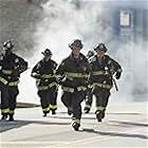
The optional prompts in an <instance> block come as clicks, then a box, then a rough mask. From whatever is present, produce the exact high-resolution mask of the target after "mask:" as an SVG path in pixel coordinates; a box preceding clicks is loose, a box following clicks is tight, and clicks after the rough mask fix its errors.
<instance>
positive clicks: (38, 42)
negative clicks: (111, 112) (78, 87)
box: [19, 0, 148, 102]
mask: <svg viewBox="0 0 148 148" xmlns="http://www.w3.org/2000/svg"><path fill="white" fill-rule="evenodd" d="M78 4H79V5H76V4H75V3H72V2H68V1H66V0H63V1H62V0H49V1H47V2H46V3H44V4H42V8H43V12H42V13H43V17H42V20H41V21H39V22H38V24H37V26H36V31H35V33H34V34H33V38H34V43H35V45H34V49H35V50H34V55H33V57H31V58H30V59H29V61H30V65H31V67H30V69H29V70H28V71H27V72H26V73H24V74H23V76H22V82H21V84H20V89H21V90H22V91H21V92H20V93H22V92H23V94H20V97H19V98H26V99H27V100H26V99H25V100H26V101H30V102H32V101H33V102H34V101H35V102H37V101H38V99H36V98H37V95H36V87H35V81H34V80H33V79H32V78H30V72H31V68H32V66H34V65H35V64H36V63H37V62H38V61H39V60H40V59H41V58H42V55H41V52H42V51H43V50H44V49H45V48H49V49H51V50H52V52H53V59H54V60H55V61H57V62H58V63H60V62H61V60H62V59H64V58H65V57H67V56H68V55H69V53H70V49H69V48H68V44H69V43H70V42H71V41H72V40H73V39H77V38H79V39H81V40H82V41H83V43H84V49H83V50H82V52H83V53H84V54H86V53H87V51H88V50H89V49H92V48H93V47H94V45H95V44H96V43H99V42H104V43H106V45H107V47H108V48H109V53H110V55H111V57H113V58H115V59H116V60H117V61H118V62H119V63H120V64H121V66H122V67H123V75H122V78H121V80H119V83H118V85H119V87H120V88H119V89H120V91H119V92H117V93H115V90H114V89H113V90H112V97H111V100H112V101H132V100H133V96H134V95H133V93H134V94H136V92H133V90H136V89H135V88H136V87H137V88H138V87H142V88H143V89H142V90H144V91H143V92H140V93H142V94H145V93H147V84H146V83H147V82H146V81H145V78H147V70H146V69H147V62H148V61H146V54H145V53H144V49H142V48H141V43H139V46H137V45H136V46H135V43H126V45H125V44H122V43H120V47H118V49H116V52H115V51H114V49H112V41H113V42H114V44H119V42H117V41H115V40H113V38H114V33H113V29H112V28H111V25H110V23H111V22H110V18H107V17H104V15H105V14H104V13H103V9H104V8H103V5H101V3H99V4H98V3H97V1H93V2H90V1H85V3H84V2H82V1H80V3H78ZM106 18H107V19H106ZM110 47H111V48H110ZM133 50H134V51H136V52H133ZM133 53H134V55H133ZM142 57H144V58H142ZM143 71H144V72H143ZM26 84H29V85H27V87H26ZM137 90H138V89H137ZM140 91H141V89H140ZM28 97H29V98H28Z"/></svg>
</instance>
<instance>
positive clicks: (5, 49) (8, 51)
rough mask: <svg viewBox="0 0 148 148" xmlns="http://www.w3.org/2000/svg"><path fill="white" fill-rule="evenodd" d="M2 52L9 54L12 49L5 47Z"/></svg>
mask: <svg viewBox="0 0 148 148" xmlns="http://www.w3.org/2000/svg"><path fill="white" fill-rule="evenodd" d="M2 53H3V54H4V55H6V54H7V55H8V54H10V53H11V50H10V49H8V48H6V47H3V51H2Z"/></svg>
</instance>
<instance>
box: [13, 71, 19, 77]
mask: <svg viewBox="0 0 148 148" xmlns="http://www.w3.org/2000/svg"><path fill="white" fill-rule="evenodd" d="M12 76H13V77H20V73H19V72H18V71H16V70H14V71H13V72H12Z"/></svg>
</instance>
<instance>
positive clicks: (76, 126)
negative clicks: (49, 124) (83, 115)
mask: <svg viewBox="0 0 148 148" xmlns="http://www.w3.org/2000/svg"><path fill="white" fill-rule="evenodd" d="M72 127H73V128H74V130H75V131H78V130H79V127H80V124H79V123H77V122H73V124H72Z"/></svg>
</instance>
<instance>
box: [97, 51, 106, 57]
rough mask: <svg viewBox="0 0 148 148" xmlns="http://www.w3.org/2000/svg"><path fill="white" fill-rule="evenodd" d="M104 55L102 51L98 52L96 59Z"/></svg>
mask: <svg viewBox="0 0 148 148" xmlns="http://www.w3.org/2000/svg"><path fill="white" fill-rule="evenodd" d="M104 55H105V52H104V51H103V50H98V51H97V56H98V57H103V56H104Z"/></svg>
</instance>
